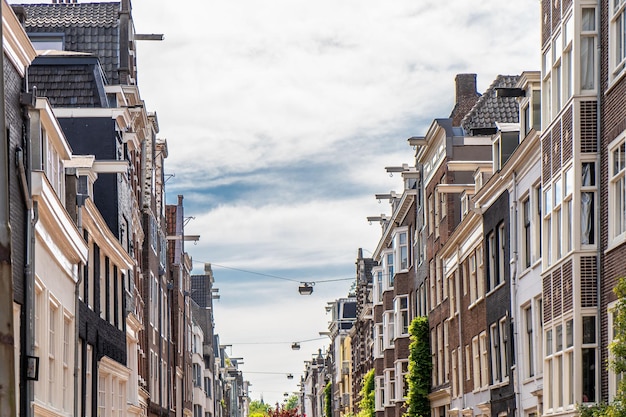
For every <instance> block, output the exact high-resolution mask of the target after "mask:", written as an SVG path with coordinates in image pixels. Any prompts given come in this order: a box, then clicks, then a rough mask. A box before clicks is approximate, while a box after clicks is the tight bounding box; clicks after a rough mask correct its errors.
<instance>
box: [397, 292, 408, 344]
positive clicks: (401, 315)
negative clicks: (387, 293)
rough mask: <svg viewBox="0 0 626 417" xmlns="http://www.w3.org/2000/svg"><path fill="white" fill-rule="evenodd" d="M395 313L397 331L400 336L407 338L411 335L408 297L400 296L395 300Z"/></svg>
mask: <svg viewBox="0 0 626 417" xmlns="http://www.w3.org/2000/svg"><path fill="white" fill-rule="evenodd" d="M394 312H395V316H396V317H395V318H396V324H395V326H396V329H397V331H398V336H406V335H408V334H409V298H408V296H406V295H405V296H400V297H397V298H396V299H395V300H394Z"/></svg>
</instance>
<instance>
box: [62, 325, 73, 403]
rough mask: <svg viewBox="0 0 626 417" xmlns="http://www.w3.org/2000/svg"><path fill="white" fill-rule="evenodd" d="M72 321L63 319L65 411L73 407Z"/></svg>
mask: <svg viewBox="0 0 626 417" xmlns="http://www.w3.org/2000/svg"><path fill="white" fill-rule="evenodd" d="M71 324H72V323H71V321H70V318H69V317H67V316H65V317H64V318H63V381H62V389H63V393H62V395H63V410H65V411H70V409H71V406H72V401H71V398H70V396H69V394H70V388H69V387H70V384H71V380H70V358H71V357H70V338H71V331H72V327H71Z"/></svg>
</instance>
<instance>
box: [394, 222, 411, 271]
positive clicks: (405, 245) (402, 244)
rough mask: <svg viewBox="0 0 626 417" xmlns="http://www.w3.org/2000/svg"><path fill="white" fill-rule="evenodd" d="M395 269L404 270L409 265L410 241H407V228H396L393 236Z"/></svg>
mask: <svg viewBox="0 0 626 417" xmlns="http://www.w3.org/2000/svg"><path fill="white" fill-rule="evenodd" d="M393 247H394V252H395V254H394V257H393V258H394V260H395V268H394V270H395V271H398V272H406V271H408V270H409V267H410V266H411V254H410V248H411V243H410V242H409V228H408V227H402V228H397V229H396V230H395V231H394V236H393Z"/></svg>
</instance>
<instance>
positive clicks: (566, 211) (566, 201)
mask: <svg viewBox="0 0 626 417" xmlns="http://www.w3.org/2000/svg"><path fill="white" fill-rule="evenodd" d="M563 193H564V197H563V215H564V218H563V229H564V232H565V235H564V236H563V239H564V244H565V250H566V252H570V251H571V250H572V249H574V233H573V230H574V208H573V207H574V203H573V202H572V198H573V194H574V169H573V168H572V167H569V168H568V169H567V170H565V175H564V185H563Z"/></svg>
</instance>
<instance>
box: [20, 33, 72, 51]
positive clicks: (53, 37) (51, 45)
mask: <svg viewBox="0 0 626 417" xmlns="http://www.w3.org/2000/svg"><path fill="white" fill-rule="evenodd" d="M28 37H29V38H30V42H31V43H32V44H33V48H35V50H37V51H45V50H53V51H63V50H65V47H64V46H65V35H64V34H63V33H29V34H28Z"/></svg>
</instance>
